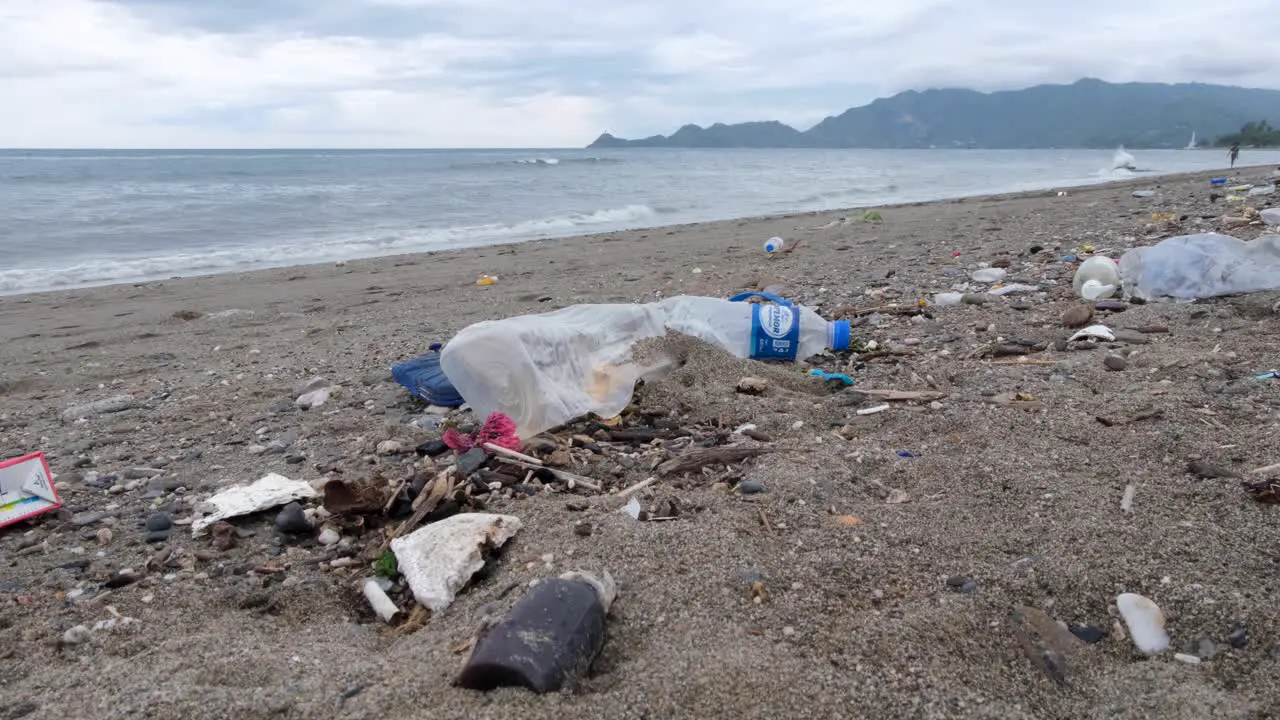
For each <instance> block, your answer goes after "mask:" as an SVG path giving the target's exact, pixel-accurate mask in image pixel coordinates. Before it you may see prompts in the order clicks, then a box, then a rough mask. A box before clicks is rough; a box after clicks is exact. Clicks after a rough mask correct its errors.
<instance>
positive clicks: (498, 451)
mask: <svg viewBox="0 0 1280 720" xmlns="http://www.w3.org/2000/svg"><path fill="white" fill-rule="evenodd" d="M484 449H485V450H488V451H489V452H491V453H494V454H495V455H505V456H506V457H509V458H514V459H516V460H523V461H524V462H527V463H529V464H530V465H537V466H539V467H541V466H542V461H541V460H539V459H538V458H536V457H533V456H530V455H525V454H524V453H522V452H516V451H515V450H509V449H507V448H504V447H502V446H501V445H494V444H493V443H485V444H484Z"/></svg>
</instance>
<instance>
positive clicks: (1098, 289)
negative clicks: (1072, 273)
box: [1071, 255, 1120, 300]
mask: <svg viewBox="0 0 1280 720" xmlns="http://www.w3.org/2000/svg"><path fill="white" fill-rule="evenodd" d="M1071 285H1072V287H1074V288H1075V291H1076V295H1079V296H1080V297H1082V298H1084V299H1085V300H1102V299H1103V298H1109V297H1111V296H1112V295H1115V294H1116V291H1117V290H1119V289H1120V271H1119V269H1118V268H1117V267H1116V261H1115V260H1112V259H1111V258H1109V257H1104V256H1102V255H1094V256H1093V257H1091V258H1089V259H1088V260H1085V261H1084V262H1082V263H1080V268H1079V269H1078V270H1076V277H1075V279H1074V280H1073V281H1072V283H1071Z"/></svg>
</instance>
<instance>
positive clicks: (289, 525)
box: [276, 502, 311, 535]
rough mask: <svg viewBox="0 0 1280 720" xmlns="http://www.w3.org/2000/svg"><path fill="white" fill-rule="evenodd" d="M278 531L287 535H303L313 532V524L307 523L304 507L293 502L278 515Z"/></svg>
mask: <svg viewBox="0 0 1280 720" xmlns="http://www.w3.org/2000/svg"><path fill="white" fill-rule="evenodd" d="M276 529H277V530H279V531H280V532H282V533H285V534H287V535H301V534H303V533H309V532H311V523H309V522H307V516H306V513H304V512H303V511H302V506H301V505H299V504H298V503H296V502H291V503H289V504H288V505H285V506H284V508H283V509H281V510H280V514H279V515H276Z"/></svg>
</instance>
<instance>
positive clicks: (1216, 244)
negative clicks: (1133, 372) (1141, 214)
mask: <svg viewBox="0 0 1280 720" xmlns="http://www.w3.org/2000/svg"><path fill="white" fill-rule="evenodd" d="M1120 278H1121V280H1122V281H1123V283H1124V288H1125V292H1126V293H1127V294H1129V295H1131V296H1134V297H1139V298H1142V299H1143V300H1162V299H1172V300H1183V301H1187V300H1196V299H1199V298H1209V297H1219V296H1222V295H1239V294H1242V293H1250V292H1260V291H1264V290H1280V235H1263V236H1261V237H1259V238H1257V239H1256V240H1253V241H1250V242H1245V241H1243V240H1240V239H1239V238H1235V237H1231V236H1230V235H1220V234H1218V233H1204V234H1199V235H1181V236H1178V237H1171V238H1168V239H1166V240H1162V241H1161V242H1160V243H1159V244H1156V245H1152V246H1150V247H1140V248H1134V249H1133V250H1130V251H1129V252H1127V253H1125V254H1124V255H1123V256H1122V257H1121V258H1120Z"/></svg>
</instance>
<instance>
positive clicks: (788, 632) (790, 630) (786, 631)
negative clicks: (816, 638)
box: [782, 625, 796, 637]
mask: <svg viewBox="0 0 1280 720" xmlns="http://www.w3.org/2000/svg"><path fill="white" fill-rule="evenodd" d="M782 634H783V635H786V636H787V637H791V636H792V635H795V634H796V629H795V628H793V627H791V626H790V625H788V626H786V627H784V628H782Z"/></svg>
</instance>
